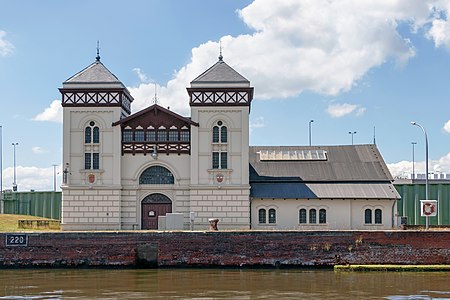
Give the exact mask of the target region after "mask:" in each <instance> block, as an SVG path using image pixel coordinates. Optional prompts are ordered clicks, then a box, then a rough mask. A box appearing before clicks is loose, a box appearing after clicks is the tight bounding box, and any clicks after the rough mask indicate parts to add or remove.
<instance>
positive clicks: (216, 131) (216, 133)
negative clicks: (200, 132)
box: [212, 126, 219, 143]
mask: <svg viewBox="0 0 450 300" xmlns="http://www.w3.org/2000/svg"><path fill="white" fill-rule="evenodd" d="M212 141H213V143H218V142H219V126H214V127H213V138H212Z"/></svg>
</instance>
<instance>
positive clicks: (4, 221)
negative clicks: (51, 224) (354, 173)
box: [0, 214, 60, 232]
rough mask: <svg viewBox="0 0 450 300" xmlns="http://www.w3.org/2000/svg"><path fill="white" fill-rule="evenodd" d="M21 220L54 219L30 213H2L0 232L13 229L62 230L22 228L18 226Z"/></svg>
mask: <svg viewBox="0 0 450 300" xmlns="http://www.w3.org/2000/svg"><path fill="white" fill-rule="evenodd" d="M19 220H52V219H46V218H42V217H36V216H28V215H10V214H0V232H11V231H24V230H26V231H29V230H41V231H42V230H45V231H48V230H60V228H52V229H48V228H45V229H44V228H43V229H22V228H19V227H18V221H19Z"/></svg>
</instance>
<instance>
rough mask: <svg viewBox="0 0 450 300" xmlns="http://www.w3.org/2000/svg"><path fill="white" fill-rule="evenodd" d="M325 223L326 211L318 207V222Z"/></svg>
mask: <svg viewBox="0 0 450 300" xmlns="http://www.w3.org/2000/svg"><path fill="white" fill-rule="evenodd" d="M326 223H327V211H326V209H324V208H321V209H319V224H326Z"/></svg>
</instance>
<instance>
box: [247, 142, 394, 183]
mask: <svg viewBox="0 0 450 300" xmlns="http://www.w3.org/2000/svg"><path fill="white" fill-rule="evenodd" d="M266 150H268V151H300V150H325V151H326V152H327V153H326V156H327V159H326V160H289V161H283V160H277V161H273V160H261V159H260V154H259V152H261V151H266ZM249 162H250V165H251V167H250V182H252V181H253V182H275V181H276V182H279V181H284V182H289V181H290V182H292V181H297V182H298V181H302V182H391V181H392V180H393V178H392V175H391V174H390V172H389V169H388V168H387V166H386V164H385V162H384V160H383V158H382V156H381V154H380V152H379V151H378V149H377V147H376V146H375V145H348V146H313V147H308V146H280V147H278V146H253V147H250V153H249Z"/></svg>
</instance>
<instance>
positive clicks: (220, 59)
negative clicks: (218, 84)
mask: <svg viewBox="0 0 450 300" xmlns="http://www.w3.org/2000/svg"><path fill="white" fill-rule="evenodd" d="M219 49H220V50H219V61H223V56H222V41H219Z"/></svg>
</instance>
